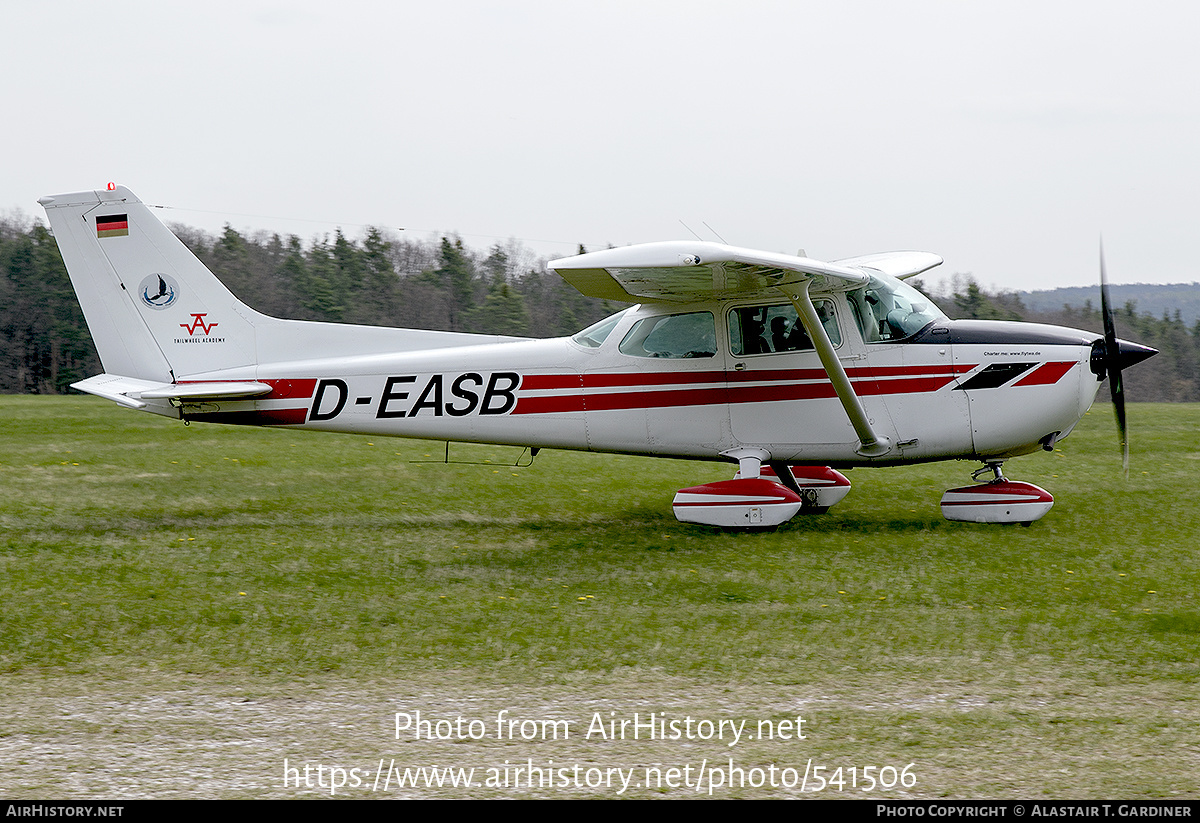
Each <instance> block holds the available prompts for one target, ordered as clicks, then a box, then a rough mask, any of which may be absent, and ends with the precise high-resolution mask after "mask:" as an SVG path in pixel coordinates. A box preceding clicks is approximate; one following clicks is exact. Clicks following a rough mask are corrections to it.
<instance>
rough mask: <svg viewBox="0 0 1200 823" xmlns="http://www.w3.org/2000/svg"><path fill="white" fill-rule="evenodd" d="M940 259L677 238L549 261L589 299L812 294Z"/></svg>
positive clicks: (906, 273) (903, 273)
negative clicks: (820, 253) (799, 252)
mask: <svg viewBox="0 0 1200 823" xmlns="http://www.w3.org/2000/svg"><path fill="white" fill-rule="evenodd" d="M941 262H942V258H940V257H938V256H937V255H936V254H930V253H929V252H886V253H883V254H871V255H867V256H865V257H855V258H851V259H849V260H843V261H839V262H834V263H825V262H822V261H820V260H813V259H811V258H808V257H793V256H791V255H787V254H774V253H771V252H762V251H755V250H753V249H742V248H737V247H736V246H726V245H722V244H720V243H706V242H703V241H687V240H676V241H669V242H665V243H644V244H641V245H636V246H625V247H622V248H616V249H605V250H603V251H596V252H589V253H587V254H581V255H577V256H575V257H564V258H560V259H558V260H552V261H551V262H550V264H549V267H550V268H551V269H553V270H554V271H556V272H558V274H559V275H561V276H562V278H563V279H564V280H566V281H567V282H568V283H570V284H571V285H572V286H574V287H575V288H576V289H578V290H579V291H580V292H582V293H583V294H586V295H588V296H589V297H599V298H602V299H605V300H623V301H633V302H640V303H649V302H657V301H661V302H672V303H676V302H693V301H699V300H711V299H722V298H728V297H751V296H755V295H759V294H763V295H767V294H777V293H778V290H779V289H780V288H781V287H784V289H785V290H789V289H786V287H788V286H792V287H795V286H799V285H800V284H807V289H808V291H809V292H810V293H820V292H832V291H839V290H843V289H852V288H856V287H858V286H863V285H866V283H867V281H868V280H869V279H870V275H871V274H872V270H874V271H880V272H884V273H886V274H890V275H892V276H893V277H911V276H912V275H914V274H918V273H920V272H922V271H925V270H927V269H930V268H932V267H934V266H936V265H938V264H939V263H941Z"/></svg>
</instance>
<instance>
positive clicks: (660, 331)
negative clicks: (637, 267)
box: [619, 311, 717, 359]
mask: <svg viewBox="0 0 1200 823" xmlns="http://www.w3.org/2000/svg"><path fill="white" fill-rule="evenodd" d="M716 328H717V327H716V321H715V320H714V319H713V315H712V312H707V311H698V312H689V313H687V314H664V315H659V316H657V317H643V318H642V319H641V320H639V321H637V322H636V323H634V324H633V328H631V329H630V330H629V333H628V334H626V335H625V339H624V340H622V341H621V345H620V347H619V348H620V351H621V353H622V354H628V355H632V356H633V357H667V358H673V359H683V358H692V357H714V356H715V355H716V353H717V334H716Z"/></svg>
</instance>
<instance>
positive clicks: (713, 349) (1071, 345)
mask: <svg viewBox="0 0 1200 823" xmlns="http://www.w3.org/2000/svg"><path fill="white" fill-rule="evenodd" d="M39 202H40V203H41V204H42V205H43V206H44V207H45V209H46V214H47V215H48V217H49V219H50V225H51V227H52V229H53V232H54V237H55V239H56V240H57V242H58V246H59V249H60V250H61V251H62V256H63V259H64V261H65V262H66V265H67V270H68V271H69V273H70V276H71V281H72V283H73V284H74V287H75V292H76V294H77V295H78V297H79V301H80V304H81V305H82V307H83V312H84V316H85V317H86V319H87V323H88V326H89V328H90V329H91V332H92V336H93V338H94V339H95V341H96V348H97V350H98V351H99V354H100V360H101V362H102V364H103V366H104V371H105V373H104V374H100V375H97V376H95V377H91V378H88V379H87V380H83V381H81V382H79V383H76V384H75V388H78V389H81V390H83V391H86V392H90V393H92V394H95V395H99V396H100V397H104V398H108V399H109V400H113V401H115V402H117V403H119V404H121V405H122V406H126V407H129V408H134V409H141V410H143V411H148V412H153V413H155V414H161V415H165V416H167V417H174V418H177V419H182V420H185V421H190V420H202V421H209V422H215V423H237V424H245V425H258V426H280V427H286V428H291V429H311V430H318V431H336V432H357V433H362V434H372V435H394V436H397V437H417V438H429V439H438V440H446V441H447V442H449V441H471V442H480V443H497V444H510V445H517V446H529V447H532V448H534V449H539V448H562V449H581V450H588V451H596V452H614V453H625V454H642V455H653V456H659V457H677V458H692V459H699V460H728V461H731V462H736V463H737V464H738V472H737V474H736V476H735V477H734V479H732V480H726V481H722V482H717V483H708V484H705V485H702V486H696V487H692V488H687V489H682V490H681V491H680V492H679V493H678V494H677V495H676V497H675V501H674V511H675V514H676V516H677V517H678V518H679V519H680V520H683V521H687V522H693V523H704V524H711V525H717V526H726V527H769V526H774V525H778V524H780V523H783V522H785V521H787V520H788V519H790V518H791V517H792V516H794V515H795V514H797V513H798V512H800V511H806V512H823V511H825V510H827V509H828V508H829V507H830V506H832V505H834V504H835V503H837V502H838V501H839V500H841V499H842V497H844V496H845V494H846V492H847V491H848V490H849V482H848V481H847V480H846V478H845V477H844V476H843V475H842V474H841V473H840V472H838V471H836V467H842V468H845V467H853V466H890V465H897V464H903V463H919V462H926V461H933V460H976V461H981V462H982V463H983V468H981V469H979V470H977V471H976V472H975V475H976V476H979V475H981V474H984V473H990V475H991V479H990V480H989V481H988V482H983V483H979V484H977V485H971V486H966V487H963V488H957V489H951V490H949V491H948V492H946V494H945V495H944V496H943V498H942V512H943V514H944V515H945V516H946V517H948V518H950V519H952V520H966V521H975V522H988V523H1017V522H1019V523H1025V524H1028V523H1030V522H1031V521H1033V520H1036V519H1038V518H1040V517H1042V516H1043V515H1044V514H1045V513H1046V512H1047V511H1049V509H1050V507H1051V506H1052V505H1053V498H1052V497H1051V496H1050V495H1049V494H1048V493H1047V492H1046V491H1044V490H1043V489H1040V488H1038V487H1037V486H1034V485H1032V484H1029V483H1022V482H1014V481H1010V480H1008V479H1006V478H1005V477H1004V475H1003V474H1002V472H1001V467H1002V464H1003V462H1004V461H1005V460H1007V459H1008V458H1010V457H1014V456H1017V455H1021V454H1026V453H1029V452H1033V451H1036V450H1038V449H1043V448H1044V449H1047V450H1050V449H1053V447H1054V444H1055V443H1056V442H1058V441H1059V440H1061V439H1062V438H1064V437H1066V436H1067V435H1068V434H1069V433H1070V432H1071V430H1072V429H1073V428H1074V427H1075V424H1076V423H1078V422H1079V419H1080V418H1081V417H1082V416H1083V414H1084V412H1086V411H1087V410H1088V408H1089V407H1090V406H1091V405H1092V401H1093V399H1094V398H1095V395H1096V390H1097V388H1098V386H1099V384H1100V381H1101V380H1102V379H1103V378H1104V376H1105V375H1109V376H1110V377H1111V378H1112V380H1111V381H1110V383H1111V385H1112V388H1113V400H1114V402H1115V403H1116V405H1117V413H1118V424H1119V427H1120V430H1121V438H1122V442H1124V441H1125V432H1124V399H1123V394H1122V392H1121V380H1120V374H1121V369H1122V368H1124V367H1126V366H1128V365H1131V364H1132V363H1136V362H1138V361H1139V360H1142V359H1144V358H1146V357H1149V356H1150V355H1152V354H1154V353H1155V351H1154V350H1153V349H1149V348H1146V347H1144V346H1139V345H1136V344H1133V343H1128V342H1125V341H1118V340H1117V339H1116V335H1115V333H1114V332H1113V330H1112V323H1111V317H1110V316H1109V311H1108V305H1107V294H1106V293H1105V292H1102V300H1103V304H1104V314H1105V320H1106V327H1105V328H1106V333H1105V336H1104V337H1097V335H1096V334H1094V333H1090V332H1086V331H1078V330H1075V329H1067V328H1059V327H1056V326H1045V325H1036V324H1031V323H1011V322H991V321H979V320H949V319H947V318H946V316H945V315H944V314H942V312H941V311H939V310H938V309H937V307H936V306H935V305H934V304H933V302H932V301H930V300H929V299H928V298H926V297H924V296H923V295H921V294H920V293H919V292H917V291H916V290H915V289H913V288H911V287H910V286H908V285H906V284H905V283H903V282H902V281H903V280H904V278H907V277H911V276H913V275H916V274H919V273H921V272H923V271H926V270H928V269H930V268H932V267H934V266H936V265H938V264H940V263H941V262H942V260H941V258H940V257H938V256H937V255H934V254H929V253H927V252H912V251H908V252H893V253H885V254H872V255H867V256H865V257H855V258H852V259H849V260H839V261H837V262H833V263H824V262H820V261H818V260H812V259H809V258H807V257H803V256H801V257H792V256H788V255H783V254H771V253H768V252H759V251H751V250H748V249H740V248H734V247H731V246H725V245H718V244H715V243H705V242H700V241H696V242H692V241H686V242H666V243H649V244H645V245H637V246H628V247H624V248H616V249H607V250H605V251H598V252H592V253H590V254H581V255H579V256H577V257H568V258H563V259H561V260H555V261H553V262H551V263H550V264H549V265H550V268H552V269H554V270H555V271H557V272H558V273H559V274H560V275H562V277H564V278H565V279H566V280H567V282H569V283H570V284H571V285H573V286H574V287H576V288H577V289H579V291H581V292H583V293H584V294H586V295H590V296H593V297H601V298H607V299H612V300H622V301H633V302H636V303H638V305H635V306H633V307H632V308H628V309H626V310H625V311H622V312H620V313H619V314H615V315H613V316H612V317H609V318H607V319H605V320H602V321H600V322H599V323H596V324H595V325H593V326H591V327H589V328H587V329H584V330H583V331H581V332H579V333H578V334H576V335H575V336H574V337H570V338H560V339H553V340H529V339H521V338H511V337H498V336H492V335H476V334H457V333H449V332H437V331H422V330H415V329H389V328H377V327H369V326H349V325H339V324H331V323H314V322H303V321H295V320H280V319H276V318H273V317H267V316H266V315H263V314H260V313H259V312H257V311H255V310H254V309H251V308H250V307H248V306H246V305H245V304H244V303H242V302H241V301H240V300H238V299H237V298H236V297H234V296H233V294H232V293H231V292H230V291H229V290H228V289H226V288H225V286H223V285H222V284H221V282H220V281H219V280H218V279H217V278H216V277H215V276H214V275H213V274H212V272H210V271H209V270H208V269H207V268H205V266H204V264H202V263H201V262H200V261H199V260H198V259H196V257H195V256H193V255H192V253H191V252H190V251H188V249H187V248H186V247H185V246H184V245H183V243H181V242H180V241H179V239H178V238H176V237H175V236H174V235H173V234H172V233H171V232H170V231H169V230H168V229H167V228H166V227H165V226H164V225H163V224H162V223H161V222H160V221H159V220H158V219H157V218H156V217H155V216H154V215H153V214H152V213H151V211H150V210H149V209H148V208H147V207H146V206H145V205H143V204H142V203H141V201H139V200H138V199H137V198H136V197H135V196H134V195H133V193H132V192H130V191H129V190H128V189H126V188H124V187H119V186H113V185H111V184H110V186H109V188H108V189H107V190H103V191H88V192H80V193H77V194H60V195H55V196H53V197H45V198H43V199H42V200H40V201H39ZM1101 278H1102V281H1103V270H1102V271H1101ZM1126 455H1128V447H1127V446H1126Z"/></svg>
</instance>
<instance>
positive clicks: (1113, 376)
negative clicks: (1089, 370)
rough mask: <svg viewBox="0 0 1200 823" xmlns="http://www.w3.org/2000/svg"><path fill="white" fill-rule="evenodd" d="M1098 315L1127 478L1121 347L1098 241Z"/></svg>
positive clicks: (1122, 459)
mask: <svg viewBox="0 0 1200 823" xmlns="http://www.w3.org/2000/svg"><path fill="white" fill-rule="evenodd" d="M1100 313H1101V314H1102V315H1104V371H1105V374H1107V375H1108V391H1109V393H1111V394H1112V402H1113V411H1114V412H1116V415H1117V436H1118V437H1119V438H1120V440H1121V466H1122V467H1123V468H1124V469H1125V477H1126V478H1128V477H1129V428H1128V426H1127V425H1126V424H1125V386H1124V385H1123V384H1122V383H1121V346H1120V344H1119V343H1118V342H1117V329H1116V326H1115V325H1114V324H1113V314H1112V305H1111V304H1110V303H1109V302H1108V275H1107V273H1106V272H1105V270H1104V241H1103V240H1101V241H1100Z"/></svg>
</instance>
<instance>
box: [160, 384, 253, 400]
mask: <svg viewBox="0 0 1200 823" xmlns="http://www.w3.org/2000/svg"><path fill="white" fill-rule="evenodd" d="M270 393H271V386H270V385H268V384H267V383H257V382H255V381H253V380H237V381H225V382H221V383H171V384H169V385H166V386H162V387H160V388H156V389H150V390H148V391H143V392H138V397H140V398H142V399H144V400H170V399H179V400H184V399H188V398H195V399H197V400H201V399H203V400H243V399H245V398H248V397H260V396H261V395H264V394H270Z"/></svg>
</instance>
